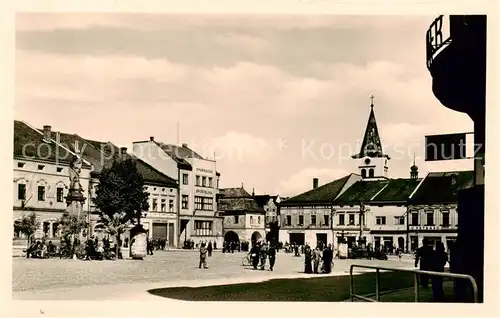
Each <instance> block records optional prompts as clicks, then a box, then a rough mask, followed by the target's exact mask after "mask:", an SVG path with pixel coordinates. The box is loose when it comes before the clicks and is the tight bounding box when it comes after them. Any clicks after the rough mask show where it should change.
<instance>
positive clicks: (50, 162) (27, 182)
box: [13, 120, 93, 247]
mask: <svg viewBox="0 0 500 318" xmlns="http://www.w3.org/2000/svg"><path fill="white" fill-rule="evenodd" d="M59 138H60V135H59V134H58V133H54V132H53V131H52V130H51V127H50V126H44V128H43V129H37V128H35V127H33V126H31V125H29V124H28V123H25V122H22V121H17V120H16V121H14V154H13V155H14V156H13V159H14V169H13V170H14V171H13V177H14V179H13V183H14V185H13V221H16V220H20V219H21V218H22V217H23V215H27V214H30V213H33V212H34V213H35V214H36V216H37V219H38V221H39V222H40V226H39V228H38V230H37V231H36V233H35V238H41V237H43V236H45V237H46V238H47V239H49V240H56V239H58V237H59V235H60V230H59V229H58V225H59V223H58V222H59V220H60V219H61V217H62V216H63V214H64V213H65V212H66V206H67V205H66V199H65V198H66V196H67V195H68V191H69V171H68V169H69V165H70V162H71V160H72V158H73V156H75V155H76V153H75V152H74V151H73V150H72V149H70V148H69V147H67V146H66V145H63V144H61V143H59V142H56V140H58V139H59ZM92 170H93V167H92V165H91V164H90V163H89V162H88V161H86V160H84V161H83V166H82V172H81V174H80V183H81V184H82V187H83V188H84V189H88V188H89V183H90V179H91V177H90V175H91V172H92ZM84 196H85V197H86V198H87V200H86V205H85V207H86V209H84V210H86V211H88V201H89V200H88V192H84ZM26 239H27V238H26V237H24V235H23V234H21V233H14V242H13V244H14V245H15V246H16V245H20V246H23V247H25V246H26V244H27V242H26Z"/></svg>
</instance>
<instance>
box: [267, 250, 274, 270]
mask: <svg viewBox="0 0 500 318" xmlns="http://www.w3.org/2000/svg"><path fill="white" fill-rule="evenodd" d="M267 255H268V256H269V270H270V271H273V268H274V264H275V263H276V247H275V246H274V245H271V246H270V247H269V249H268V250H267Z"/></svg>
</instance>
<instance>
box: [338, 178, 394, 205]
mask: <svg viewBox="0 0 500 318" xmlns="http://www.w3.org/2000/svg"><path fill="white" fill-rule="evenodd" d="M387 184H389V180H374V181H364V180H362V181H357V182H356V183H354V184H353V185H352V186H350V187H349V188H348V189H347V190H346V191H345V192H344V193H342V194H341V195H340V196H339V197H338V198H337V199H335V204H353V203H354V204H359V203H360V202H361V201H363V202H365V203H367V202H369V201H371V199H372V198H373V197H374V196H375V195H376V194H377V193H378V192H379V191H380V190H382V189H383V188H384V187H385V186H386V185H387Z"/></svg>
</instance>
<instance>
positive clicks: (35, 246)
mask: <svg viewBox="0 0 500 318" xmlns="http://www.w3.org/2000/svg"><path fill="white" fill-rule="evenodd" d="M25 252H26V257H27V258H49V257H51V256H54V255H56V254H57V253H58V247H57V246H56V245H54V244H53V243H52V241H49V242H48V243H46V242H45V240H42V241H40V240H37V241H34V242H33V243H31V244H30V246H29V247H28V248H27V249H26V250H25Z"/></svg>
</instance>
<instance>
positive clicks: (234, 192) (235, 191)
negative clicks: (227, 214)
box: [219, 187, 252, 198]
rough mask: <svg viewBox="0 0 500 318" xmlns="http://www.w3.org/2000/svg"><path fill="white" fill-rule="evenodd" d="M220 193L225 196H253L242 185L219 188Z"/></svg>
mask: <svg viewBox="0 0 500 318" xmlns="http://www.w3.org/2000/svg"><path fill="white" fill-rule="evenodd" d="M219 193H220V194H221V195H222V196H223V197H225V198H252V195H250V193H248V192H247V191H246V190H245V189H243V188H242V187H240V188H224V189H219Z"/></svg>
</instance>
